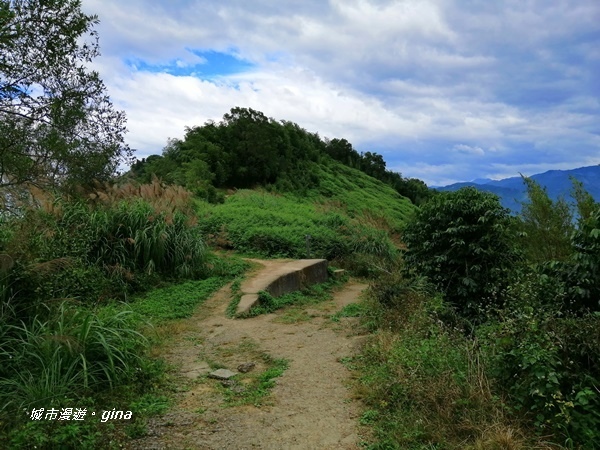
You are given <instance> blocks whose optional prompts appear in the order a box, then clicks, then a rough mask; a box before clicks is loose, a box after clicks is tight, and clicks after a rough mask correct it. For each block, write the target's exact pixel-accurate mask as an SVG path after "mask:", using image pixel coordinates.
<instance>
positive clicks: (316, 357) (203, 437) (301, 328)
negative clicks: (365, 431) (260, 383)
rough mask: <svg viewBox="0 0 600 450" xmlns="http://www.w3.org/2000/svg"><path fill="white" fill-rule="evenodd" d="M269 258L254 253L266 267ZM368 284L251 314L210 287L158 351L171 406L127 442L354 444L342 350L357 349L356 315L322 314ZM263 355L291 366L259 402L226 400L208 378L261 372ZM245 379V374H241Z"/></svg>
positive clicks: (354, 408)
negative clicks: (234, 308)
mask: <svg viewBox="0 0 600 450" xmlns="http://www.w3.org/2000/svg"><path fill="white" fill-rule="evenodd" d="M281 263H285V261H284V262H277V261H260V264H262V265H263V267H262V269H261V270H260V271H259V272H258V273H257V274H255V275H254V276H257V277H258V276H261V274H262V273H265V271H268V270H270V269H273V268H274V267H276V265H277V264H281ZM365 288H366V285H364V284H359V283H355V282H349V283H347V284H346V285H345V286H343V288H341V290H339V291H338V292H336V293H334V297H333V299H332V300H329V301H326V302H322V303H319V304H316V305H315V304H313V305H308V306H304V307H299V306H293V307H290V308H286V309H284V310H280V311H278V312H277V313H275V314H269V315H263V316H259V317H255V318H251V319H236V320H233V319H228V318H227V317H226V315H225V310H226V307H227V305H228V303H229V301H230V299H231V291H230V287H229V286H227V287H225V288H223V289H221V290H220V291H219V292H217V293H216V295H214V296H213V297H212V298H211V299H209V300H208V301H207V303H205V304H204V305H202V306H201V307H200V308H199V310H198V313H197V314H196V315H195V316H194V317H192V318H190V319H188V320H186V321H182V322H180V323H178V324H176V325H174V326H173V327H172V328H171V329H170V333H172V335H173V337H172V338H171V339H169V342H168V344H167V345H166V346H165V348H163V349H161V353H162V354H161V356H163V357H164V358H166V359H167V361H168V362H170V363H171V364H173V365H174V366H175V367H177V373H176V374H175V377H176V380H177V384H178V385H179V387H180V391H181V392H179V393H178V394H177V404H176V405H175V406H174V407H173V408H171V409H170V412H169V413H167V414H165V415H164V416H161V417H158V418H155V419H152V420H151V423H150V424H149V427H148V428H149V433H148V435H147V436H146V437H144V438H141V439H138V440H135V441H132V442H131V447H130V448H132V449H240V450H241V449H277V450H281V449H303V450H310V449H319V450H323V449H345V450H351V449H358V448H359V447H358V444H359V442H360V433H361V431H360V430H359V428H358V427H359V425H358V417H359V413H360V410H359V407H360V405H359V402H358V401H357V400H355V399H353V398H352V392H351V389H350V387H349V381H350V377H351V372H350V371H349V370H347V369H346V367H345V366H344V365H343V364H342V361H343V358H346V357H349V356H352V355H353V354H355V353H357V352H358V349H359V346H360V345H361V342H362V341H363V336H361V335H360V333H359V332H358V326H357V323H356V319H350V318H345V319H344V318H343V319H341V320H340V321H339V322H334V321H332V320H331V319H330V316H331V315H332V314H334V313H335V312H337V311H339V310H340V309H341V308H342V307H343V306H345V305H347V304H349V303H353V302H356V301H357V300H358V297H359V295H360V294H361V292H362V291H363V290H364V289H365ZM265 355H268V356H269V357H272V358H285V359H286V360H288V361H289V367H288V369H287V370H285V372H284V373H283V375H282V376H281V377H279V378H275V380H276V385H275V387H274V388H273V390H272V392H271V394H270V395H269V396H268V397H266V398H265V399H264V400H263V401H262V402H261V403H262V404H258V405H243V406H227V405H226V403H225V398H224V390H225V389H226V388H223V387H222V386H221V382H219V381H218V380H213V379H210V378H207V377H206V374H207V373H208V372H209V371H210V370H211V368H215V367H223V368H227V369H230V370H233V371H236V368H237V367H238V365H240V364H244V363H248V362H254V363H256V366H255V367H254V369H253V370H252V372H250V373H249V374H247V376H251V375H252V374H253V373H254V374H257V373H260V372H261V371H263V370H265V368H266V363H265ZM244 381H250V378H246V379H244V378H242V379H241V385H242V387H243V383H244Z"/></svg>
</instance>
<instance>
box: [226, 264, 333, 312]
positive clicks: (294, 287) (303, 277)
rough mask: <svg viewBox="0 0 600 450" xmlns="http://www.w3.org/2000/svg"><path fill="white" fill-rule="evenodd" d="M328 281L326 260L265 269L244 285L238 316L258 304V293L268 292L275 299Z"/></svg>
mask: <svg viewBox="0 0 600 450" xmlns="http://www.w3.org/2000/svg"><path fill="white" fill-rule="evenodd" d="M325 281H327V260H326V259H299V260H297V261H291V262H289V263H287V264H284V265H282V266H280V267H278V268H277V269H267V268H265V269H263V270H262V271H260V272H259V273H258V274H257V275H256V276H254V277H253V278H252V279H251V280H248V281H247V282H245V283H243V284H242V286H241V288H240V290H241V291H242V298H241V300H240V303H239V304H238V307H237V311H236V314H245V313H247V312H248V311H250V308H252V307H253V306H254V305H255V304H256V303H257V302H258V293H259V292H260V291H266V292H268V293H269V294H271V295H272V296H273V297H279V296H281V295H284V294H287V293H290V292H294V291H298V290H300V289H302V288H304V287H306V286H309V285H311V284H316V283H323V282H325Z"/></svg>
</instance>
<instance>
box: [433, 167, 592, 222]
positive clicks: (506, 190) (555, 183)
mask: <svg viewBox="0 0 600 450" xmlns="http://www.w3.org/2000/svg"><path fill="white" fill-rule="evenodd" d="M570 177H574V178H576V179H577V180H579V181H581V182H582V183H583V186H584V188H585V189H586V190H587V191H588V192H589V193H590V194H591V195H592V196H593V197H594V198H595V199H596V201H600V166H588V167H579V168H577V169H571V170H549V171H548V172H544V173H538V174H536V175H532V176H531V177H530V178H532V179H533V180H535V181H537V182H538V183H539V184H540V185H542V186H544V187H545V188H546V189H547V190H548V195H550V198H552V199H553V200H556V199H557V198H559V197H560V196H563V197H564V198H566V199H567V200H569V201H570V194H569V193H570V191H571V188H572V184H571V179H570ZM465 186H474V187H476V188H477V189H479V190H482V191H486V192H492V193H494V194H496V195H498V196H499V197H500V201H501V203H502V205H503V206H505V207H506V208H509V209H510V210H511V211H513V212H515V213H516V212H519V211H520V210H521V203H520V202H523V201H525V200H526V199H527V195H526V191H525V186H524V184H523V180H522V179H521V177H520V176H517V177H511V178H505V179H503V180H489V179H477V180H474V181H470V182H464V183H454V184H450V185H448V186H442V187H436V188H435V189H437V190H439V191H456V190H458V189H460V188H462V187H465Z"/></svg>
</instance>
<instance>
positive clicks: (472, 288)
mask: <svg viewBox="0 0 600 450" xmlns="http://www.w3.org/2000/svg"><path fill="white" fill-rule="evenodd" d="M513 236H514V234H513V232H512V227H511V220H510V217H509V215H508V210H506V209H505V208H503V207H502V206H501V205H500V202H499V200H498V197H496V196H495V195H493V194H489V193H485V192H480V191H478V190H476V189H475V188H463V189H460V190H458V191H456V192H442V193H440V195H436V196H434V197H433V198H432V199H431V200H429V201H428V202H427V203H425V204H424V205H423V206H422V207H421V209H420V210H418V211H417V213H416V215H415V217H414V219H413V220H412V221H410V222H409V223H408V225H407V226H406V229H405V232H404V241H405V243H406V245H407V247H408V251H407V252H406V255H405V261H406V264H407V267H408V268H409V269H411V270H412V271H413V272H414V273H418V274H422V275H424V276H427V277H428V278H429V280H430V281H431V282H432V283H433V284H434V285H435V286H436V288H437V289H439V290H440V291H442V292H443V293H444V294H445V296H446V298H447V299H448V300H449V301H450V302H452V303H453V304H454V305H455V306H456V307H457V310H458V312H459V313H460V314H461V315H463V316H464V317H467V318H469V319H475V320H476V321H481V320H485V316H484V313H483V311H484V308H485V307H486V306H489V305H499V304H500V303H501V296H500V292H501V290H502V289H503V288H504V286H505V284H506V281H507V279H508V276H509V273H510V269H511V268H512V266H513V265H514V263H515V262H516V261H517V259H518V258H517V251H516V249H515V247H514V245H513V240H512V238H513Z"/></svg>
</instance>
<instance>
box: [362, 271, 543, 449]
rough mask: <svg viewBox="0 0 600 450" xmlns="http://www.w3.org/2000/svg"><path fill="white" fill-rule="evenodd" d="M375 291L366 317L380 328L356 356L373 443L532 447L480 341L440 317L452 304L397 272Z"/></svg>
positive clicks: (401, 446) (449, 311)
mask: <svg viewBox="0 0 600 450" xmlns="http://www.w3.org/2000/svg"><path fill="white" fill-rule="evenodd" d="M369 298H370V299H369V301H368V303H367V311H366V313H365V314H364V318H363V320H364V321H365V323H366V325H367V326H369V327H370V328H371V329H373V331H374V332H373V334H372V336H371V337H370V338H369V340H368V341H367V343H366V345H365V346H364V350H363V352H362V354H361V355H360V357H359V358H357V359H356V360H355V361H354V362H353V364H354V365H355V366H354V367H355V368H356V369H358V371H359V374H360V375H359V380H358V385H357V393H358V395H359V396H361V397H362V399H363V401H364V403H365V404H366V411H365V412H364V413H363V415H362V417H361V420H360V421H361V423H362V424H364V425H370V426H372V427H373V429H374V442H372V443H371V444H370V445H369V446H368V447H367V448H369V449H422V448H440V449H441V448H443V449H456V450H458V449H460V450H462V449H495V448H498V449H500V448H502V449H515V450H516V449H526V448H533V445H534V442H533V441H528V440H527V439H526V438H525V437H524V433H523V431H522V430H521V429H520V428H519V426H517V425H515V423H513V421H512V420H511V418H510V417H509V416H508V415H507V414H506V412H505V409H504V407H503V405H502V403H501V401H500V400H499V399H498V397H496V396H495V395H494V394H493V390H492V386H491V383H490V380H489V378H488V376H487V374H486V368H485V365H484V363H483V358H482V355H481V352H480V350H479V348H478V346H477V344H476V342H474V341H472V340H470V339H469V338H467V337H466V336H465V335H464V333H463V332H462V330H459V329H454V328H452V327H450V326H448V325H446V324H445V323H444V322H443V321H442V320H441V318H445V317H449V316H451V315H452V314H454V313H453V311H452V309H453V308H452V306H451V305H449V304H447V303H445V302H444V301H443V300H442V299H441V297H440V296H431V295H430V291H429V288H427V286H426V285H425V284H423V283H422V282H421V281H419V280H417V281H411V280H409V279H408V280H407V279H403V278H401V277H400V276H398V275H393V276H390V277H388V278H385V279H381V280H379V281H377V282H376V283H375V284H374V285H373V286H372V287H371V289H370V292H369ZM536 448H544V447H536Z"/></svg>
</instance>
